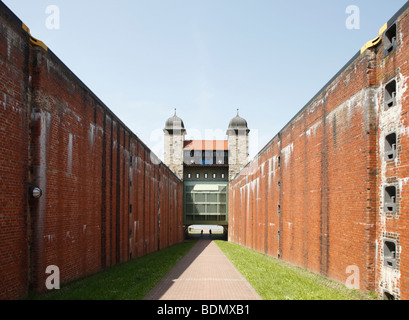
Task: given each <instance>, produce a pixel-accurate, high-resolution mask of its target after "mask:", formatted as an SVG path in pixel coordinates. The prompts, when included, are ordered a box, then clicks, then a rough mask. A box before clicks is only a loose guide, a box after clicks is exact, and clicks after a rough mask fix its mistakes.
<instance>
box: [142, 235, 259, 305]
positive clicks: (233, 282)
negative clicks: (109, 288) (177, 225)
mask: <svg viewBox="0 0 409 320" xmlns="http://www.w3.org/2000/svg"><path fill="white" fill-rule="evenodd" d="M144 300H261V298H260V296H259V295H258V294H257V293H256V291H255V290H254V289H253V288H252V287H251V286H250V284H249V283H248V282H247V281H246V279H245V278H244V277H243V276H242V274H241V273H240V272H239V271H238V270H237V269H236V268H235V267H234V266H233V264H232V263H231V262H230V260H229V259H227V257H226V256H225V255H224V253H223V252H222V251H221V250H220V248H219V247H218V246H217V245H216V244H215V243H214V242H213V241H211V240H200V241H198V243H197V244H196V245H195V246H194V247H193V248H192V250H191V251H190V252H189V253H188V254H187V255H186V256H185V257H183V258H182V259H181V260H180V261H179V262H178V263H177V264H176V266H175V267H174V268H173V269H172V270H171V271H170V272H169V273H168V274H167V275H166V276H165V277H164V278H163V279H162V280H161V281H160V282H159V283H158V285H157V286H156V287H155V288H154V289H153V290H152V291H151V292H150V293H149V294H148V295H147V296H146V297H145V298H144Z"/></svg>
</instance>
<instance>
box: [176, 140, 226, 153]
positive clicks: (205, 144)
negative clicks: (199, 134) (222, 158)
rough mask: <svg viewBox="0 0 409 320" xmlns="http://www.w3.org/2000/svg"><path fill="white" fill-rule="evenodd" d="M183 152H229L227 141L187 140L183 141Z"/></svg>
mask: <svg viewBox="0 0 409 320" xmlns="http://www.w3.org/2000/svg"><path fill="white" fill-rule="evenodd" d="M184 149H185V150H205V151H210V150H226V151H227V150H229V143H228V141H227V140H187V141H185V146H184Z"/></svg>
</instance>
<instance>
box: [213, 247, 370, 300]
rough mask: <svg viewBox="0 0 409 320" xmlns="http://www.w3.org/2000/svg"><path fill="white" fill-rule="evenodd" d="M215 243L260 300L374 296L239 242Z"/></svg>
mask: <svg viewBox="0 0 409 320" xmlns="http://www.w3.org/2000/svg"><path fill="white" fill-rule="evenodd" d="M216 243H217V245H218V246H219V247H220V249H221V250H222V251H223V252H224V253H225V254H226V256H227V257H228V258H229V259H230V261H231V262H232V263H233V264H234V265H235V266H236V268H237V269H238V270H239V271H240V272H241V273H242V274H243V276H244V277H245V278H246V279H247V281H248V282H249V283H250V284H251V285H252V286H253V288H254V289H255V290H256V291H257V292H258V294H259V295H260V296H261V298H262V299H263V300H362V299H374V297H372V296H370V295H366V294H364V293H362V292H358V291H357V290H350V289H348V288H347V287H346V286H343V285H342V284H339V283H337V282H334V281H331V280H329V279H327V278H324V277H321V276H319V275H317V274H314V273H311V272H308V271H306V270H304V269H302V268H298V267H295V266H292V265H289V264H286V263H284V262H282V261H279V260H276V259H274V258H272V257H269V256H266V255H263V254H261V253H258V252H256V251H253V250H250V249H247V248H244V247H242V246H240V245H237V244H234V243H230V242H224V241H216Z"/></svg>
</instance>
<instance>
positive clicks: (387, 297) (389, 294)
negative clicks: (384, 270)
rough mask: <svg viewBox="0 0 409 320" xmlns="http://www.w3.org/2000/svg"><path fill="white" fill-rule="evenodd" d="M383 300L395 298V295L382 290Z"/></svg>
mask: <svg viewBox="0 0 409 320" xmlns="http://www.w3.org/2000/svg"><path fill="white" fill-rule="evenodd" d="M383 300H396V299H395V296H394V295H393V294H391V293H389V292H388V291H384V292H383Z"/></svg>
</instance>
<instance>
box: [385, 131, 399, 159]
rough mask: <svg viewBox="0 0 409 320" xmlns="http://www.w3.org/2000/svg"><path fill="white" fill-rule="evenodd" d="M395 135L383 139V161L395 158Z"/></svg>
mask: <svg viewBox="0 0 409 320" xmlns="http://www.w3.org/2000/svg"><path fill="white" fill-rule="evenodd" d="M396 150H397V146H396V133H391V134H389V135H387V136H386V137H385V160H386V161H389V160H393V159H395V158H396Z"/></svg>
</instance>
